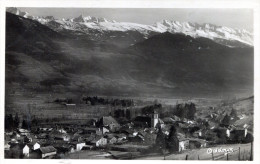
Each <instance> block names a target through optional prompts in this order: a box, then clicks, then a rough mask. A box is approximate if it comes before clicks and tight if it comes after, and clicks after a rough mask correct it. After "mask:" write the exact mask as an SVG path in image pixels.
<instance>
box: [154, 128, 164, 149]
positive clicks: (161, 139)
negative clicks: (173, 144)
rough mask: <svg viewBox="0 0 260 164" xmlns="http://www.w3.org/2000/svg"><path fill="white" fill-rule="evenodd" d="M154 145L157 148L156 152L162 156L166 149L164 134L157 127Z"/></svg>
mask: <svg viewBox="0 0 260 164" xmlns="http://www.w3.org/2000/svg"><path fill="white" fill-rule="evenodd" d="M155 144H156V146H157V148H158V151H159V152H160V153H162V154H164V152H165V149H166V140H165V134H164V133H163V132H162V129H161V127H160V126H159V131H158V133H157V137H156V140H155Z"/></svg>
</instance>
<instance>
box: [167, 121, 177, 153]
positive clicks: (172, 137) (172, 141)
mask: <svg viewBox="0 0 260 164" xmlns="http://www.w3.org/2000/svg"><path fill="white" fill-rule="evenodd" d="M167 147H168V148H169V151H170V152H171V153H173V152H176V151H179V139H178V137H177V130H176V128H175V127H174V126H172V127H171V129H170V134H169V137H168V143H167Z"/></svg>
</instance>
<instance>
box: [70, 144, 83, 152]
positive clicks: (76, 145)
mask: <svg viewBox="0 0 260 164" xmlns="http://www.w3.org/2000/svg"><path fill="white" fill-rule="evenodd" d="M70 144H71V145H73V146H74V147H75V150H76V151H80V150H81V149H82V148H83V147H84V146H85V145H86V143H85V142H71V143H70Z"/></svg>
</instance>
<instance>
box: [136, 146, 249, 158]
mask: <svg viewBox="0 0 260 164" xmlns="http://www.w3.org/2000/svg"><path fill="white" fill-rule="evenodd" d="M239 147H240V159H241V160H243V159H244V160H249V159H250V149H251V144H232V145H218V146H216V147H211V149H212V150H214V149H215V148H222V149H229V148H233V150H234V152H233V153H230V154H229V155H228V160H238V156H239V155H238V154H239V151H238V150H239ZM208 149H209V148H202V149H193V150H188V151H184V152H183V153H181V154H171V155H166V156H165V160H185V159H186V156H187V155H188V160H198V158H199V160H212V154H208V153H207V150H208ZM213 156H214V160H227V156H226V155H224V153H213ZM136 159H137V160H163V159H164V156H152V157H141V158H136Z"/></svg>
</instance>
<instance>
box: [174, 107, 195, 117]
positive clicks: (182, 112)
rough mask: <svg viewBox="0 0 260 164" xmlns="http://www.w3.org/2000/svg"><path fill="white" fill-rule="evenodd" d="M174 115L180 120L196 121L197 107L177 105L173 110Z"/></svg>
mask: <svg viewBox="0 0 260 164" xmlns="http://www.w3.org/2000/svg"><path fill="white" fill-rule="evenodd" d="M173 114H174V115H176V116H178V117H180V118H182V119H183V118H187V119H190V120H194V117H195V114H196V105H195V104H194V103H185V104H177V105H176V107H175V108H174V109H173Z"/></svg>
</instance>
